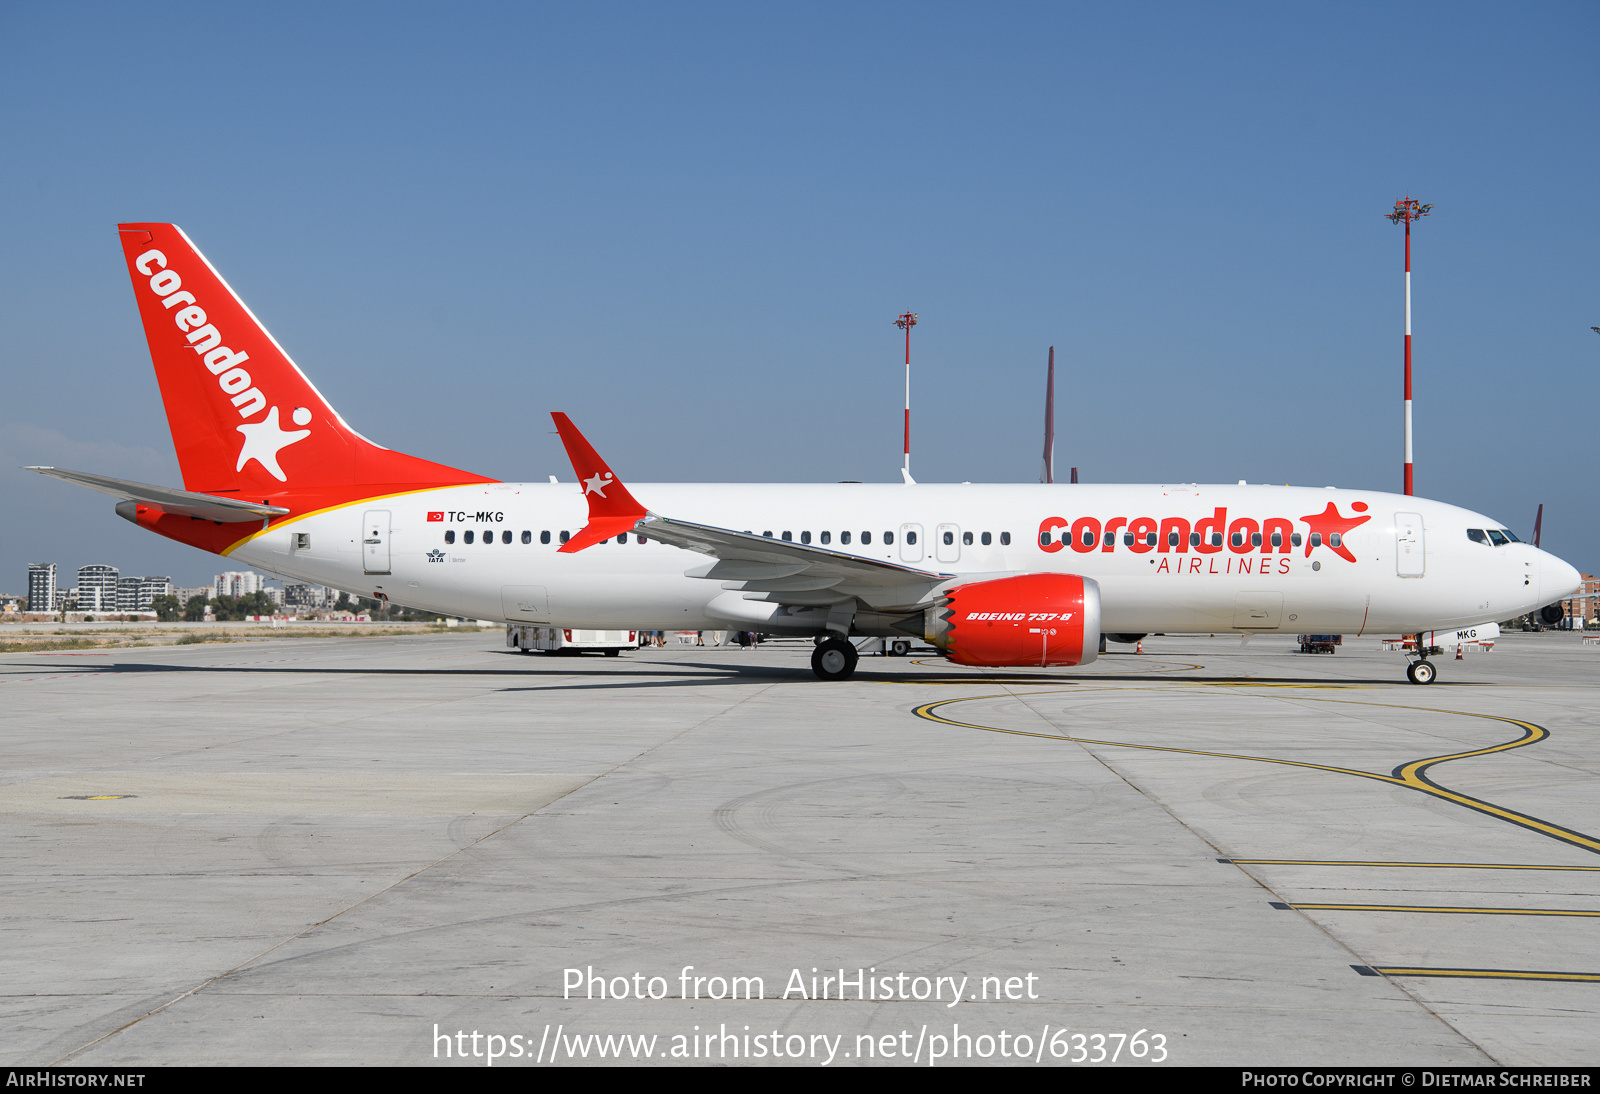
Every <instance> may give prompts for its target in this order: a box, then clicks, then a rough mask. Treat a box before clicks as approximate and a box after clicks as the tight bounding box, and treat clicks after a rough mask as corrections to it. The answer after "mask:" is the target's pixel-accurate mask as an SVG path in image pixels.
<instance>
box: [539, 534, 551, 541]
mask: <svg viewBox="0 0 1600 1094" xmlns="http://www.w3.org/2000/svg"><path fill="white" fill-rule="evenodd" d="M539 542H540V543H549V542H550V533H549V532H548V531H545V532H540V533H539Z"/></svg>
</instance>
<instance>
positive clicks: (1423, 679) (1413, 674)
mask: <svg viewBox="0 0 1600 1094" xmlns="http://www.w3.org/2000/svg"><path fill="white" fill-rule="evenodd" d="M1438 675H1439V670H1438V669H1436V668H1434V667H1433V663H1432V662H1430V661H1427V660H1422V661H1413V662H1411V664H1409V665H1407V666H1406V679H1407V680H1410V681H1411V682H1412V683H1413V684H1431V683H1433V681H1434V680H1435V679H1437V677H1438Z"/></svg>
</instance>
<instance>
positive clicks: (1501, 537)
mask: <svg viewBox="0 0 1600 1094" xmlns="http://www.w3.org/2000/svg"><path fill="white" fill-rule="evenodd" d="M1489 542H1491V543H1493V544H1494V545H1495V546H1496V547H1504V546H1505V545H1506V544H1508V543H1510V542H1511V541H1510V540H1509V539H1507V538H1506V534H1505V533H1504V532H1502V531H1500V529H1498V528H1491V529H1489Z"/></svg>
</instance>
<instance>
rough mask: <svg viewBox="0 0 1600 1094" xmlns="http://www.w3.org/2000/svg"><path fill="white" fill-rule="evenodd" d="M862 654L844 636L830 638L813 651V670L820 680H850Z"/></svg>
mask: <svg viewBox="0 0 1600 1094" xmlns="http://www.w3.org/2000/svg"><path fill="white" fill-rule="evenodd" d="M860 657H861V655H860V654H859V653H857V652H856V648H855V646H854V645H852V644H851V643H849V642H846V641H845V640H844V639H843V638H830V639H828V640H827V641H825V642H821V643H819V644H818V645H817V648H816V649H814V650H812V651H811V671H812V672H814V673H816V674H817V679H818V680H848V679H850V677H851V676H853V675H855V671H856V662H857V661H858V660H860Z"/></svg>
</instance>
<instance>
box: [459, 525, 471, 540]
mask: <svg viewBox="0 0 1600 1094" xmlns="http://www.w3.org/2000/svg"><path fill="white" fill-rule="evenodd" d="M461 542H462V543H471V542H472V529H471V528H468V529H467V530H466V531H465V532H462V533H461Z"/></svg>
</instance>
